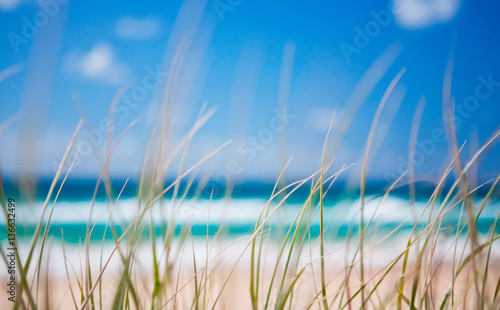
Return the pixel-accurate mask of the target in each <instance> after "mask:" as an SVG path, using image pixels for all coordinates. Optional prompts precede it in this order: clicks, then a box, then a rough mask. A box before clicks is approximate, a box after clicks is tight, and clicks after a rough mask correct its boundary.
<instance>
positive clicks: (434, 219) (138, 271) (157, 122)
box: [0, 1, 500, 310]
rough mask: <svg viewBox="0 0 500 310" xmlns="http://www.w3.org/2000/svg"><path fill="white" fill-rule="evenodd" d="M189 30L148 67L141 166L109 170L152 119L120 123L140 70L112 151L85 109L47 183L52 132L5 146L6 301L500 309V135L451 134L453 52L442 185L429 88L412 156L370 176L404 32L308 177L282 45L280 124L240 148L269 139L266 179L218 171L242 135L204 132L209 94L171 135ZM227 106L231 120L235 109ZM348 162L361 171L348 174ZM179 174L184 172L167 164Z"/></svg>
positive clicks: (290, 54) (411, 139) (3, 304)
mask: <svg viewBox="0 0 500 310" xmlns="http://www.w3.org/2000/svg"><path fill="white" fill-rule="evenodd" d="M216 2H217V3H219V2H218V1H216ZM230 2H231V1H230ZM234 2H235V3H236V2H237V1H234ZM218 8H219V10H221V8H224V6H219V7H218ZM218 12H219V15H220V14H221V12H222V11H218ZM387 14H388V13H387ZM189 16H190V15H189ZM377 16H378V15H377ZM384 16H385V15H384ZM186 20H188V19H186ZM186 20H184V22H185V21H186ZM384 27H385V26H384ZM379 28H380V26H379ZM127 35H132V36H133V35H135V34H134V33H132V34H127ZM193 37H194V35H192V36H191V37H190V36H187V37H186V38H183V39H179V40H178V44H177V45H175V46H174V44H173V43H171V42H174V41H169V43H170V45H169V46H168V48H169V49H170V51H173V52H172V53H171V56H172V57H171V62H170V63H169V70H166V71H165V72H164V71H161V68H160V69H158V68H151V67H148V69H147V71H148V74H149V77H152V81H153V82H154V83H155V85H156V86H159V85H162V86H164V88H162V87H159V89H162V90H164V91H162V96H161V98H160V100H158V102H159V106H160V107H159V109H158V110H156V111H157V113H155V115H153V116H152V117H151V118H152V119H154V122H152V123H153V124H154V125H152V126H151V130H150V131H149V136H148V140H147V147H146V148H144V150H140V152H141V160H140V161H138V162H134V163H132V162H127V163H126V165H131V166H132V165H137V166H140V167H142V168H141V170H140V174H139V176H137V177H132V176H130V177H128V178H122V179H120V178H115V177H114V176H113V174H112V173H111V172H110V167H111V165H113V160H114V159H115V158H114V157H113V155H114V154H116V152H117V150H119V148H118V147H119V145H120V143H122V142H123V141H122V139H123V138H124V137H125V136H126V135H127V133H129V130H130V129H131V128H133V127H134V126H136V125H137V124H139V123H140V122H141V120H137V121H128V122H127V124H126V125H125V127H124V128H121V127H120V128H121V130H118V129H117V128H119V126H116V125H117V124H118V123H119V122H120V118H121V117H120V116H121V115H123V113H124V112H125V111H124V110H123V107H122V106H119V102H121V100H122V99H123V97H124V95H125V93H126V92H127V90H129V89H130V88H131V85H129V84H126V85H125V86H122V87H121V88H119V89H118V91H117V92H116V94H115V96H114V98H113V100H112V102H111V104H110V106H109V113H108V117H107V119H106V120H107V122H106V123H105V124H103V125H102V126H103V129H102V130H101V131H100V132H99V133H95V134H94V135H93V136H91V137H92V138H93V139H94V140H97V139H98V140H99V143H95V144H98V145H99V147H102V149H99V150H98V151H96V150H94V149H93V147H92V146H86V145H82V144H78V143H77V141H78V138H79V137H80V136H81V135H82V134H84V132H85V133H86V135H88V131H85V130H84V128H85V126H86V119H85V118H82V120H81V121H80V122H79V123H78V124H74V126H73V127H74V132H73V133H72V137H71V139H68V141H67V142H66V143H67V148H66V151H65V152H64V153H61V154H60V158H61V159H60V161H58V162H56V163H54V165H53V167H52V168H53V173H52V174H51V177H50V178H49V179H46V178H39V176H38V175H37V174H36V173H35V171H37V170H36V169H37V167H36V166H35V165H34V164H33V163H34V162H36V161H30V162H28V161H26V162H25V161H24V158H32V159H33V158H36V157H37V156H38V155H39V154H38V153H37V152H36V148H34V147H33V145H34V144H38V143H40V141H41V140H40V139H38V138H39V137H38V136H37V135H36V134H37V133H36V132H33V129H32V128H31V127H30V128H31V129H30V128H28V127H29V126H28V127H22V126H21V128H20V134H19V135H18V136H17V139H18V141H17V144H18V145H19V148H18V149H17V150H12V152H13V153H14V154H15V156H16V157H19V158H22V159H21V160H20V162H21V164H20V165H19V167H18V168H19V170H20V172H19V175H18V176H17V175H16V177H6V176H5V174H4V171H5V170H6V166H3V162H2V161H0V170H1V173H0V198H1V205H2V211H3V212H1V216H0V218H1V220H0V256H1V258H2V264H3V265H2V267H1V268H0V284H1V290H0V309H164V308H166V309H254V310H256V309H491V310H497V309H500V296H499V292H500V240H498V239H500V227H499V225H498V220H499V217H500V204H499V202H498V188H497V186H498V183H499V181H500V175H498V176H495V177H494V178H492V179H488V180H482V179H481V178H478V177H477V174H478V169H479V168H478V167H479V166H480V162H481V161H482V160H484V158H487V157H488V156H492V155H491V154H494V153H488V152H489V150H490V148H491V147H493V146H494V144H496V143H497V142H498V139H499V136H500V131H494V132H492V133H491V135H490V137H489V138H488V139H487V140H486V141H485V143H484V144H482V145H477V147H475V148H471V149H473V150H474V152H472V154H464V147H465V145H467V143H469V142H466V141H462V140H460V139H458V138H457V133H456V124H457V121H456V119H455V115H456V113H455V110H454V109H455V102H454V98H453V97H452V94H451V85H452V75H453V63H454V59H453V57H450V60H449V63H448V65H447V68H446V72H445V76H444V81H443V87H442V98H441V99H442V102H441V103H442V107H443V111H444V114H445V119H446V120H447V121H446V122H445V128H444V129H443V130H442V132H440V133H439V135H436V137H435V138H436V139H439V140H441V139H442V140H443V141H446V143H447V145H448V154H449V155H450V156H449V158H445V159H444V160H445V166H444V168H443V169H442V170H440V171H439V173H437V172H436V173H435V174H434V175H435V178H434V179H433V180H432V182H421V180H416V177H415V170H416V166H418V165H416V164H415V162H416V161H417V157H418V156H417V155H419V156H424V155H422V152H421V151H420V150H417V144H418V142H417V137H418V132H419V127H420V121H421V120H422V118H423V110H424V107H425V105H426V99H425V98H421V99H420V100H419V101H418V104H417V106H416V109H415V112H414V113H413V115H412V117H411V119H412V120H411V122H408V124H407V126H408V127H411V130H410V135H409V136H408V137H407V141H408V145H409V148H408V159H407V162H406V164H405V165H404V166H405V167H403V169H399V173H398V174H386V175H385V177H386V181H387V182H378V183H377V182H374V181H373V180H371V179H370V178H369V173H368V170H369V169H370V168H372V167H377V166H383V165H382V164H383V163H382V162H381V161H383V160H384V159H380V158H379V157H375V155H374V154H375V153H377V152H378V151H379V150H380V148H381V147H383V146H382V143H381V141H382V140H384V137H385V133H387V128H388V127H387V126H389V125H388V124H387V123H386V121H387V119H383V118H382V114H383V113H385V112H387V113H389V114H390V113H393V114H392V116H393V117H394V115H395V111H397V109H398V107H395V105H396V106H397V105H399V103H400V102H399V103H397V104H394V103H393V104H392V105H391V104H390V102H389V101H390V100H389V98H391V95H395V96H396V97H397V96H399V95H401V93H398V94H396V92H397V86H398V85H399V84H400V81H401V79H402V78H403V77H404V76H405V74H406V72H407V69H406V68H405V67H398V68H397V69H398V70H397V71H396V72H395V74H392V71H389V67H391V66H395V67H397V65H396V63H395V59H396V57H397V55H398V53H399V51H400V48H399V47H397V46H390V47H389V48H388V49H387V50H386V51H385V52H384V53H383V54H382V55H381V56H380V57H379V58H377V59H376V60H375V62H374V63H373V64H372V65H371V66H370V68H368V70H367V71H366V73H364V75H363V77H362V78H361V79H360V80H359V82H358V84H357V86H356V88H355V89H354V90H353V91H352V95H351V96H350V97H349V99H348V100H347V102H346V104H345V106H344V108H343V109H342V111H336V112H334V113H332V114H331V115H330V114H329V113H325V114H328V115H326V117H327V118H328V120H329V124H330V125H329V129H328V131H325V132H326V134H325V135H324V136H322V137H321V138H322V139H323V141H324V142H323V147H322V150H320V151H319V152H318V153H317V154H315V157H314V158H307V161H304V160H303V161H300V162H299V163H298V164H297V165H302V166H308V165H309V166H308V167H307V170H308V171H314V170H316V171H314V172H313V173H311V174H310V175H308V176H305V177H300V178H297V177H296V176H291V175H290V174H289V171H290V167H293V166H294V165H295V162H294V158H293V157H288V155H287V154H288V153H287V136H286V134H285V133H286V130H287V129H286V125H287V124H288V121H290V120H291V119H292V118H293V117H294V116H293V115H291V114H290V113H289V112H288V110H287V103H288V96H289V93H290V87H291V86H290V85H291V82H290V80H291V74H292V71H293V70H292V66H293V63H294V55H295V54H294V53H295V46H294V45H293V44H292V43H287V44H285V48H284V52H283V56H282V59H281V70H280V75H279V83H278V88H279V89H278V105H277V107H276V108H277V109H276V110H275V111H274V114H273V118H272V121H271V122H270V123H269V126H265V127H264V128H263V129H262V130H261V131H259V132H258V134H257V135H255V137H251V139H248V142H247V144H243V147H242V150H243V153H244V154H245V156H246V157H245V159H248V160H249V161H250V160H251V159H253V158H254V157H255V154H254V153H256V152H257V150H259V148H261V147H262V148H263V146H264V145H268V144H271V141H272V140H274V138H276V140H277V141H278V143H276V144H277V146H276V151H277V153H278V154H279V161H280V164H279V166H278V167H277V170H279V171H280V174H279V176H278V177H277V178H276V179H275V180H274V182H272V183H269V182H267V183H266V182H265V181H257V182H253V183H246V184H243V185H242V184H235V182H233V180H232V178H231V177H233V176H235V175H237V174H238V173H239V172H238V171H240V169H241V167H240V166H239V165H238V163H237V162H234V161H227V162H224V165H223V166H224V167H223V169H222V171H221V172H220V173H219V174H216V175H215V176H216V177H215V178H214V177H213V176H214V175H213V174H212V175H211V174H210V173H207V171H209V170H210V169H211V168H212V167H211V166H210V163H211V162H210V160H212V159H213V158H217V157H218V156H221V154H223V153H224V152H225V151H227V148H228V145H230V144H231V141H227V142H222V143H218V142H217V143H216V142H214V141H216V140H209V139H207V140H204V139H196V138H195V137H198V135H199V134H200V132H202V131H203V130H204V125H205V124H206V123H207V122H208V121H209V119H210V118H212V117H214V115H216V113H217V112H216V109H215V108H212V107H211V106H210V105H208V104H204V105H203V106H202V108H201V110H200V111H197V112H196V113H195V114H196V115H197V116H196V118H195V120H194V122H192V123H191V124H190V127H189V128H187V129H186V130H185V131H183V132H182V135H181V138H180V139H178V141H175V143H174V142H173V140H174V139H171V137H172V136H173V135H172V133H171V131H172V130H173V129H172V126H171V122H172V120H173V119H176V118H177V119H180V118H181V117H180V116H179V115H180V114H177V113H176V112H175V111H178V110H175V108H176V106H175V100H174V99H172V98H173V97H174V96H173V92H174V91H175V90H176V86H177V85H178V84H176V82H177V81H178V79H179V76H180V75H181V73H182V72H181V71H182V70H181V69H180V68H184V67H182V66H180V64H182V63H183V62H185V61H186V55H187V54H188V53H189V51H190V50H189V48H188V47H189V45H190V44H191V43H192V40H193ZM97 52H99V53H100V54H104V55H107V53H110V49H109V47H107V46H106V45H105V44H104V45H101V46H99V47H98V48H97ZM97 52H96V53H97ZM351 54H352V53H351ZM41 55H42V56H43V55H44V54H41ZM35 56H36V55H35ZM42 58H43V57H41V56H40V57H38V58H37V57H34V58H33V59H34V60H33V59H32V60H33V61H36V62H37V63H40V64H41V68H42V69H43V68H44V66H43V64H45V61H47V62H50V61H51V60H50V59H48V60H46V59H45V58H43V59H42ZM35 69H36V68H35ZM39 69H40V68H39ZM20 70H22V68H21V67H20V65H14V66H12V67H9V68H7V69H5V70H4V71H2V72H0V82H3V81H4V80H5V79H7V78H10V77H11V76H12V75H14V74H16V73H18V72H19V71H20ZM40 70H41V69H40ZM42 71H43V70H42ZM243 71H244V70H243ZM389 72H391V73H389ZM88 74H92V72H90V73H88ZM384 76H389V79H388V80H386V79H384V78H383V77H384ZM113 78H115V76H113ZM479 80H480V82H481V81H482V82H481V83H483V82H484V83H489V82H488V81H487V79H486V78H484V77H480V79H479ZM489 80H491V75H490V78H489ZM490 82H491V81H490ZM35 84H36V83H35ZM41 84H44V83H41ZM0 85H1V84H0ZM28 85H29V83H28ZM37 85H38V84H37ZM145 85H146V84H145ZM147 85H149V84H147ZM375 85H383V91H382V92H381V93H380V96H379V97H378V98H379V101H378V103H377V104H378V105H377V108H376V110H374V111H368V112H367V111H365V110H362V105H363V103H364V102H365V101H366V100H367V97H368V95H369V94H370V93H371V92H372V91H373V90H374V87H375ZM484 85H486V84H484ZM488 85H489V86H490V87H493V86H494V85H493V84H492V83H490V84H488ZM492 85H493V86H492ZM42 86H43V85H42ZM45 86H47V85H45ZM486 88H487V87H486ZM137 89H139V88H137ZM38 91H40V94H31V95H26V96H27V99H26V98H25V100H26V101H27V102H29V101H30V98H31V99H32V97H36V96H38V95H40V96H42V97H43V96H45V97H46V98H48V95H47V94H46V92H47V91H46V90H45V88H44V87H41V88H35V91H34V92H38ZM493 91H494V90H493ZM493 91H491V92H493ZM489 94H490V93H488V96H489ZM75 98H76V99H75V101H78V96H77V95H75ZM176 98H177V97H176ZM42 99H43V98H42ZM177 99H178V98H177ZM396 101H397V100H396ZM28 107H30V105H28ZM31 108H33V110H30V111H31V114H30V113H28V114H29V115H22V114H21V115H17V116H12V117H10V118H6V120H5V121H4V122H3V123H2V124H1V125H0V136H1V135H2V134H3V133H5V132H6V130H7V128H9V127H10V126H14V124H16V123H17V122H18V121H19V120H22V121H23V122H24V123H23V124H26V123H28V124H29V125H32V123H36V122H37V119H38V116H39V114H42V113H48V110H47V111H43V109H39V108H37V107H35V106H31ZM128 108H129V109H133V108H135V106H134V105H133V104H130V105H128ZM360 111H362V112H363V115H365V116H366V115H368V116H369V117H368V118H367V119H368V123H369V125H370V127H369V128H370V130H369V133H368V135H367V136H366V137H364V139H365V142H364V144H363V152H362V158H360V160H358V161H356V160H353V161H352V162H355V164H351V163H350V162H345V163H344V162H339V160H338V158H339V157H340V158H345V156H344V157H342V154H341V153H342V150H340V148H339V146H340V144H341V143H342V141H343V140H344V138H346V132H347V131H348V130H349V129H350V128H356V126H357V124H356V123H355V122H354V118H355V116H356V115H357V114H358V113H360ZM128 112H130V111H128ZM128 112H127V113H128ZM372 112H373V113H372ZM82 114H83V113H82ZM127 115H128V114H127ZM40 117H41V116H40ZM225 117H226V116H225ZM320 117H322V118H324V117H325V115H319V116H318V118H320ZM23 118H24V119H23ZM227 118H228V123H230V122H229V121H230V118H231V115H229V116H227ZM297 119H298V118H297ZM393 119H394V118H393ZM148 121H149V120H148ZM295 121H297V120H295ZM183 122H184V121H183ZM187 122H188V121H185V122H184V123H187ZM100 125H101V124H100ZM184 125H186V124H184ZM26 128H28V129H26ZM33 128H36V127H33ZM24 129H26V130H24ZM30 130H31V131H30ZM176 134H177V133H176ZM87 138H88V137H87ZM470 138H471V140H474V139H473V137H470ZM217 141H218V140H217ZM407 141H404V143H407ZM196 143H205V144H206V145H208V147H209V149H210V151H209V152H207V153H202V152H196V151H193V149H194V150H199V149H200V148H196V147H193V146H195V144H196ZM2 147H3V146H2ZM43 147H49V146H48V145H47V146H45V145H43V144H42V148H43ZM129 147H130V148H134V149H136V148H138V146H137V145H132V146H130V145H129ZM431 147H435V146H432V145H431V146H427V148H431ZM96 149H98V147H96ZM34 150H35V151H34ZM91 150H92V151H91ZM16 152H17V153H16ZM92 152H95V153H96V154H97V155H96V157H97V158H98V162H99V164H100V171H99V174H98V176H97V177H96V178H95V179H91V180H89V179H85V180H80V179H74V178H72V172H73V170H74V168H75V167H76V166H77V165H78V164H79V160H80V157H82V156H83V155H82V154H84V156H87V155H88V156H90V154H92ZM493 156H494V155H493ZM192 158H196V160H195V161H194V162H193V161H192ZM317 162H320V163H321V164H320V165H319V166H317V165H316V164H315V163H317ZM354 168H357V169H358V170H359V173H357V178H348V177H346V176H345V175H346V174H347V173H349V171H351V170H352V169H354ZM398 168H399V167H398ZM172 171H174V175H175V177H170V175H171V174H167V172H170V173H171V172H172ZM427 181H428V180H427ZM88 192H90V193H92V194H91V195H87V194H84V193H88Z"/></svg>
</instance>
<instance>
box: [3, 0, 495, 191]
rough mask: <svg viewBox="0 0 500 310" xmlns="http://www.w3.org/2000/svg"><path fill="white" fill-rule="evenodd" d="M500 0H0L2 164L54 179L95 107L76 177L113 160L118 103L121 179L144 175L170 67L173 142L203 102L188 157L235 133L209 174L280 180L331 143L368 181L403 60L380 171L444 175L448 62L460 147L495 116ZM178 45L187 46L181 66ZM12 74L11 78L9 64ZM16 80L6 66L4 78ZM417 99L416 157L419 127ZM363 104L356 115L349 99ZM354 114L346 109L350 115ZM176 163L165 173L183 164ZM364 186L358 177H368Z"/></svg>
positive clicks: (378, 177) (490, 161) (476, 139)
mask: <svg viewBox="0 0 500 310" xmlns="http://www.w3.org/2000/svg"><path fill="white" fill-rule="evenodd" d="M499 14H500V4H499V3H497V2H495V1H486V2H473V1H466V0H462V1H461V0H407V1H404V0H396V1H389V2H387V1H358V2H352V1H335V2H331V1H312V2H307V3H306V2H303V1H287V2H286V3H283V2H281V1H272V0H271V1H247V0H214V1H211V0H209V1H198V0H186V1H161V2H160V1H148V0H145V1H140V2H137V1H106V2H101V1H99V2H98V1H85V2H79V1H68V0H46V1H43V0H41V1H38V2H37V1H32V0H0V24H1V38H2V39H1V40H0V47H1V51H2V57H1V58H0V68H1V69H2V70H3V69H5V71H3V73H2V75H3V76H1V77H0V79H1V80H2V82H1V84H0V89H1V91H0V111H1V113H0V121H2V122H4V121H6V120H7V119H9V117H14V118H10V121H12V122H13V124H12V126H10V127H9V128H8V129H7V130H6V132H4V133H3V135H2V137H1V139H2V141H1V151H0V155H1V158H2V162H3V165H2V168H3V170H4V171H3V172H4V174H5V176H6V177H7V178H8V179H9V178H11V179H16V178H17V177H19V175H20V174H23V173H24V174H26V175H36V176H37V177H38V178H42V179H43V178H48V179H50V178H52V176H53V174H54V173H55V170H56V168H57V166H58V162H59V161H60V159H61V157H62V155H63V154H64V151H65V149H66V147H67V145H68V143H69V141H70V140H71V136H72V134H73V132H74V130H75V128H76V126H77V124H78V122H79V120H80V118H84V124H83V127H82V133H81V134H80V135H79V136H78V140H77V143H76V146H77V147H80V148H81V149H80V154H79V158H78V160H77V161H76V163H75V166H74V168H73V172H72V174H71V178H76V179H95V178H96V177H97V176H98V174H99V171H100V169H101V168H102V165H103V160H104V149H105V144H106V142H105V140H106V139H105V137H106V134H107V132H108V130H110V129H109V128H108V127H107V126H108V124H109V116H108V115H109V109H110V106H111V102H112V100H113V97H114V95H115V94H116V92H117V91H119V90H120V89H122V91H123V97H121V98H120V99H119V102H118V103H117V105H116V113H115V122H114V131H113V132H114V133H113V137H114V138H116V137H117V136H118V135H119V133H120V132H121V131H122V130H123V129H125V128H126V127H127V126H128V125H130V124H131V123H132V122H134V121H135V120H138V123H137V124H136V125H134V126H133V127H132V128H131V129H130V130H129V131H128V132H127V134H126V135H125V136H124V137H123V138H122V140H121V142H120V143H119V144H118V146H117V148H116V150H115V152H114V154H113V155H112V158H111V165H110V173H111V176H112V178H116V179H123V178H126V177H131V178H132V179H134V178H137V177H139V174H140V169H141V167H142V160H143V158H144V153H145V149H146V147H147V143H148V137H149V135H150V133H151V128H152V124H153V122H154V121H155V120H156V119H157V116H158V114H160V107H161V105H162V100H163V95H164V93H165V87H166V86H165V85H166V81H167V79H168V74H169V73H172V72H174V71H175V70H177V71H175V74H176V79H175V83H173V85H172V93H171V96H170V100H169V111H170V112H169V113H170V122H169V139H170V141H172V142H173V143H172V145H175V142H176V141H179V139H180V138H181V137H182V136H183V135H184V134H185V133H186V132H187V130H188V129H189V128H191V126H192V125H193V124H194V122H195V120H196V117H197V116H198V114H199V111H200V109H202V107H203V105H204V104H206V106H207V107H208V108H212V107H215V108H216V109H217V111H216V112H215V114H214V115H213V117H211V119H210V120H209V121H208V122H207V123H206V124H205V125H204V127H203V128H202V129H201V130H200V131H199V133H198V134H197V135H196V136H195V139H194V141H193V143H192V145H191V148H190V152H189V155H188V165H189V164H193V163H195V162H196V161H198V160H199V159H200V158H201V157H202V156H203V155H204V154H205V155H206V154H208V153H210V152H212V151H213V150H214V149H215V148H217V147H218V146H220V145H222V144H223V143H224V142H226V141H228V140H231V141H232V142H231V144H230V145H229V146H228V147H227V148H225V149H224V150H223V151H221V152H220V153H219V154H218V155H217V156H215V157H214V158H213V159H211V160H210V161H209V163H208V164H207V168H206V171H207V172H206V173H208V174H209V175H210V177H211V178H213V179H219V180H223V182H226V181H228V180H231V181H234V182H235V183H237V184H238V183H245V182H257V183H273V182H274V181H275V180H276V178H277V176H278V175H279V172H280V171H281V169H282V167H283V165H284V163H285V162H286V161H287V160H288V159H289V158H290V157H292V156H293V159H292V162H291V164H290V166H289V169H288V178H290V179H296V178H299V177H305V176H308V175H310V174H311V173H313V172H314V171H317V169H319V167H320V163H321V151H322V148H323V142H324V139H325V137H326V133H327V130H328V127H329V124H330V120H331V117H332V114H333V112H334V110H335V111H336V119H335V122H334V126H333V133H332V135H333V136H335V135H336V134H338V133H339V132H342V128H341V127H342V125H343V123H342V122H343V120H347V119H349V117H346V113H347V115H351V114H352V122H348V123H347V124H344V125H348V128H347V131H346V136H345V139H338V141H336V140H335V138H333V140H334V141H333V142H332V143H333V144H332V145H331V146H330V147H329V148H328V149H327V152H328V154H329V155H331V156H333V155H336V164H335V165H336V166H335V168H336V169H339V168H340V167H342V166H343V165H350V164H355V165H354V166H353V167H352V168H350V169H349V171H348V172H347V173H345V174H344V176H343V177H342V178H345V179H349V178H350V179H351V180H352V181H353V182H359V181H357V180H359V175H360V169H361V161H362V156H363V154H364V153H363V152H364V147H365V145H366V140H367V136H368V132H369V129H370V126H371V123H372V120H373V118H374V114H375V111H376V109H377V106H378V104H379V102H380V100H381V98H382V95H383V93H384V91H385V89H386V88H387V87H388V85H389V82H390V81H391V80H392V79H393V78H394V76H395V75H396V74H397V72H399V70H400V69H401V68H403V67H405V68H406V69H407V71H406V72H405V74H404V75H403V77H402V79H401V81H400V82H399V83H398V84H397V86H396V88H395V90H394V92H393V93H392V94H391V96H390V97H389V100H388V103H387V105H386V108H385V109H384V110H383V113H382V115H381V119H380V122H379V126H378V127H377V129H376V131H375V137H374V150H373V151H372V153H371V154H372V157H373V158H370V163H371V165H370V168H369V171H368V176H369V181H380V182H383V183H384V184H387V182H393V181H394V180H395V179H396V178H397V177H399V175H400V174H401V173H403V172H404V171H405V170H406V169H408V167H409V166H411V165H413V166H414V167H415V173H416V178H417V180H424V181H433V180H435V177H436V176H437V175H440V174H441V173H442V172H443V168H444V167H445V165H447V164H448V163H449V159H450V154H449V152H448V144H447V142H446V140H445V138H444V128H445V123H446V119H447V117H448V119H449V116H450V115H448V116H446V114H445V115H444V117H443V105H442V93H443V91H442V89H443V79H444V76H445V71H446V68H447V66H448V64H449V62H450V59H453V64H454V65H453V78H452V87H451V92H452V96H453V98H454V102H455V122H456V129H457V136H458V144H459V145H461V144H462V143H463V142H464V141H466V140H467V144H466V146H465V149H464V153H463V156H464V157H466V158H467V157H469V156H470V155H469V154H470V153H471V152H473V151H474V150H476V149H477V148H478V145H481V144H482V143H484V142H485V141H486V140H487V138H488V137H489V136H490V135H491V134H492V133H493V132H494V131H495V129H496V128H497V127H498V126H499V121H498V115H499V111H500V110H499V107H498V100H499V98H500V91H499V87H500V64H499V62H498V55H499V54H500V37H498V36H497V35H496V32H497V31H498V29H499V21H498V16H499ZM179 46H184V47H185V51H186V52H185V55H184V56H183V57H184V58H183V59H182V61H180V62H179V65H178V66H177V67H175V68H173V67H172V66H171V64H172V62H173V61H174V60H175V58H176V55H177V54H176V51H177V50H178V49H179ZM7 76H8V77H7ZM6 77H7V78H6ZM421 97H425V98H426V104H425V106H422V108H423V110H422V118H421V121H420V128H419V132H418V137H417V142H416V153H415V161H414V163H411V162H409V161H408V142H409V140H410V131H411V124H412V122H413V118H414V115H415V111H416V109H417V103H418V102H419V100H420V98H421ZM349 103H350V104H351V106H356V103H359V107H358V108H357V110H356V109H354V110H355V112H356V113H351V112H346V110H349V109H347V108H346V107H347V106H348V104H349ZM349 113H351V114H349ZM499 152H500V150H499V149H498V147H496V148H493V149H491V153H490V155H489V156H483V157H484V158H481V159H480V161H479V163H480V167H479V174H478V176H479V178H480V179H484V180H487V179H489V178H491V177H493V176H496V175H497V174H498V173H499V172H500V167H499V166H498V161H497V159H498V156H499V155H500V153H499ZM73 155H74V154H73ZM176 173H177V170H175V169H173V170H172V171H168V174H169V176H174V175H175V174H176ZM358 184H359V183H358Z"/></svg>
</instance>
